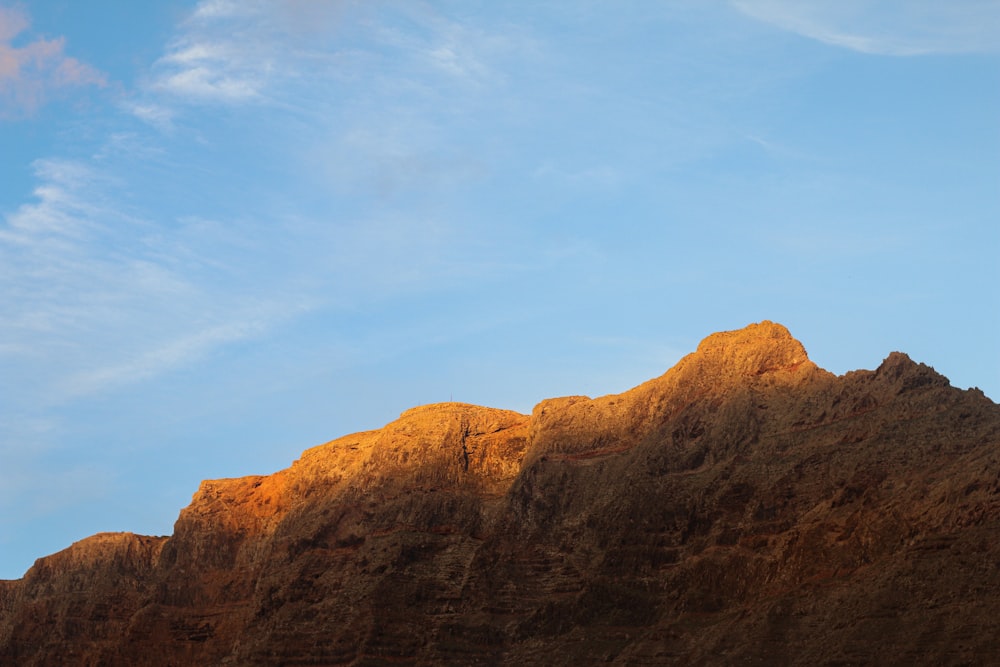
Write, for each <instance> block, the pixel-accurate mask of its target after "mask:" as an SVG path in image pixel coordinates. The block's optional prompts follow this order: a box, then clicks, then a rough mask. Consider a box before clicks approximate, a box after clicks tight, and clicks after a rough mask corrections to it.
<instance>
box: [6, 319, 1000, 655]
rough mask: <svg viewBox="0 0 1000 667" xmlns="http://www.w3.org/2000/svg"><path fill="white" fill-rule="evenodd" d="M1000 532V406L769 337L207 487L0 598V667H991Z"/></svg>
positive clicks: (423, 416)
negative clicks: (849, 368) (629, 384)
mask: <svg viewBox="0 0 1000 667" xmlns="http://www.w3.org/2000/svg"><path fill="white" fill-rule="evenodd" d="M998 538H1000V406H997V405H996V404H994V403H993V402H992V401H990V400H989V399H988V398H986V397H985V396H984V395H983V394H982V393H981V392H979V391H978V390H969V391H962V390H959V389H956V388H953V387H951V386H950V385H949V383H948V381H947V379H946V378H944V377H942V376H941V375H939V374H937V373H936V372H935V371H934V370H933V369H931V368H929V367H927V366H924V365H922V364H918V363H915V362H913V361H911V360H910V359H909V358H908V357H907V356H906V355H904V354H900V353H896V352H894V353H892V354H890V355H889V357H888V358H887V359H886V360H885V361H884V362H883V363H882V364H881V366H879V368H878V369H876V370H874V371H855V372H852V373H848V374H846V375H844V376H839V377H838V376H835V375H833V374H831V373H828V372H826V371H824V370H822V369H820V368H818V367H817V366H816V365H815V364H813V363H812V362H811V361H809V359H808V357H807V355H806V352H805V349H804V348H803V346H802V345H801V344H800V343H799V342H798V341H796V340H795V339H794V338H792V337H791V335H790V334H789V333H788V331H787V330H786V329H785V328H784V327H782V326H780V325H778V324H773V323H770V322H762V323H760V324H754V325H750V326H748V327H746V328H745V329H741V330H739V331H732V332H724V333H718V334H714V335H712V336H709V337H708V338H706V339H705V340H704V341H702V343H701V344H700V345H699V346H698V349H697V351H695V352H694V353H692V354H690V355H688V356H687V357H685V358H684V359H682V360H681V361H680V362H679V363H678V364H677V365H676V366H675V367H674V368H673V369H671V370H670V371H668V372H667V373H666V374H664V375H663V376H661V377H658V378H656V379H653V380H650V381H649V382H646V383H645V384H642V385H640V386H639V387H636V388H635V389H632V390H630V391H627V392H625V393H622V394H617V395H612V396H604V397H601V398H596V399H590V398H587V397H582V396H575V397H567V398H559V399H551V400H546V401H543V402H542V403H540V404H539V405H538V406H536V408H535V409H534V411H533V413H532V415H531V416H526V415H521V414H518V413H515V412H510V411H505V410H496V409H490V408H483V407H477V406H471V405H464V404H457V403H445V404H438V405H428V406H422V407H419V408H414V409H412V410H409V411H407V412H405V413H403V415H401V416H400V418H399V419H398V420H397V421H395V422H392V423H391V424H388V425H387V426H385V427H383V428H381V429H379V430H375V431H369V432H364V433H357V434H353V435H349V436H345V437H342V438H339V439H337V440H334V441H332V442H330V443H327V444H325V445H321V446H319V447H314V448H312V449H310V450H307V451H306V452H305V453H304V454H303V455H302V457H301V458H300V459H299V460H297V461H296V462H295V463H294V464H293V465H292V466H291V467H290V468H288V469H286V470H283V471H280V472H278V473H275V474H273V475H268V476H262V477H247V478H241V479H227V480H215V481H207V482H204V483H203V484H202V485H201V487H200V488H199V490H198V492H197V493H196V494H195V495H194V498H193V499H192V502H191V504H190V505H189V506H188V507H187V508H185V509H184V510H183V511H182V512H181V514H180V516H179V518H178V520H177V523H176V525H175V529H174V534H173V535H172V536H170V537H144V536H138V535H131V534H113V535H111V534H101V535H96V536H94V537H91V538H88V539H86V540H83V541H81V542H78V543H76V544H74V545H73V546H71V547H70V548H69V549H66V550H64V551H62V552H60V553H57V554H55V555H52V556H49V557H46V558H41V559H39V560H38V561H37V562H36V563H35V565H34V566H33V567H32V568H31V569H30V570H28V572H27V573H26V574H25V576H24V578H22V579H20V580H17V581H7V582H0V664H17V665H62V664H83V665H133V664H147V665H213V664H219V665H221V664H233V665H276V664H287V665H293V664H295V665H307V664H309V665H339V664H344V665H380V664H393V665H399V664H404V665H405V664H411V665H430V664H531V665H536V664H537V665H579V664H592V663H604V662H610V663H612V664H622V665H626V664H627V665H659V664H684V665H689V664H694V665H698V664H761V665H776V664H777V665H780V664H801V665H806V664H808V665H822V664H828V665H850V664H865V663H878V664H900V665H902V664H906V665H912V664H927V665H930V664H934V665H939V664H997V663H1000V648H998V647H1000V567H998V563H1000V539H998Z"/></svg>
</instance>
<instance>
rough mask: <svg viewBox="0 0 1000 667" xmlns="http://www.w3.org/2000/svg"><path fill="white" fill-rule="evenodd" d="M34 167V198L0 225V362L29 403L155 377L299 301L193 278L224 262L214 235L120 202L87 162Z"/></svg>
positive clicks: (256, 329)
mask: <svg viewBox="0 0 1000 667" xmlns="http://www.w3.org/2000/svg"><path fill="white" fill-rule="evenodd" d="M35 171H36V177H37V178H38V180H39V185H38V187H37V188H36V189H35V201H34V202H31V203H26V204H24V205H22V206H21V207H19V208H18V209H17V210H16V211H14V212H13V213H11V214H9V215H7V216H5V217H4V220H3V224H2V225H0V284H3V285H4V290H3V292H2V293H0V311H2V312H3V313H4V318H3V320H2V321H0V363H2V364H3V365H4V368H5V369H6V370H7V373H8V378H7V379H8V380H10V381H17V382H19V383H20V384H21V387H22V394H23V395H22V397H21V398H22V399H24V400H27V401H28V402H29V403H30V402H31V401H32V400H36V401H37V400H41V401H43V402H48V403H51V402H55V403H58V402H60V401H63V400H67V399H69V398H74V397H79V396H81V395H87V394H92V393H95V392H99V391H104V390H107V389H112V388H118V387H121V386H124V385H128V384H131V383H134V382H137V381H140V380H144V379H148V378H150V377H155V376H156V375H159V374H162V373H164V372H167V371H169V370H171V369H173V368H176V367H178V366H182V365H184V364H187V363H190V362H191V361H193V360H195V359H198V358H201V357H203V356H204V355H205V354H207V353H209V352H210V351H211V350H213V349H215V348H217V347H219V346H221V345H225V344H228V343H232V342H233V341H237V340H243V339H247V338H253V337H256V336H260V335H262V334H264V333H266V332H267V331H269V329H270V328H271V327H272V326H274V325H275V324H276V323H277V322H281V321H285V320H286V319H288V318H290V317H294V316H295V315H297V314H298V313H299V312H301V310H302V308H304V307H306V306H304V305H303V301H302V299H300V298H287V295H282V294H269V293H268V292H267V290H266V289H258V290H256V291H252V292H250V293H240V292H238V291H235V292H234V291H232V290H229V291H227V288H226V287H225V286H221V285H213V284H211V282H210V281H206V280H204V276H205V274H206V272H209V273H211V272H212V271H215V272H216V273H219V272H221V273H225V272H226V271H228V270H230V267H229V266H227V259H226V258H227V252H228V253H229V256H231V253H232V251H231V250H227V247H226V246H225V244H224V240H223V244H222V245H220V239H219V237H218V236H217V235H216V236H211V237H210V238H208V239H205V238H204V237H202V236H200V235H199V233H198V230H196V229H195V230H192V229H191V228H190V226H187V225H180V231H179V232H177V233H173V234H171V233H169V230H168V229H167V227H166V226H164V225H162V224H157V223H155V222H153V221H150V220H145V219H142V218H139V217H137V216H135V215H133V214H131V213H130V212H128V211H127V210H123V209H122V208H121V207H120V206H117V205H115V204H114V202H113V197H112V196H111V193H110V192H109V191H113V190H114V189H115V186H116V185H117V179H115V178H112V177H110V176H108V175H107V174H105V173H103V172H101V171H100V170H98V169H97V168H96V167H93V166H87V165H84V164H81V163H79V162H73V161H69V160H44V161H38V162H36V164H35ZM173 226H174V227H178V225H176V224H174V225H173ZM199 275H200V276H202V279H201V280H199V278H198V276H199ZM257 287H260V286H257Z"/></svg>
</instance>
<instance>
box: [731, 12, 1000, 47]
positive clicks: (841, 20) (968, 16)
mask: <svg viewBox="0 0 1000 667" xmlns="http://www.w3.org/2000/svg"><path fill="white" fill-rule="evenodd" d="M732 5H733V6H734V7H735V8H736V9H738V10H739V11H741V12H743V13H744V14H746V15H748V16H751V17H753V18H755V19H758V20H760V21H763V22H765V23H770V24H772V25H774V26H777V27H779V28H781V29H783V30H787V31H789V32H793V33H796V34H799V35H802V36H804V37H808V38H810V39H815V40H818V41H820V42H823V43H826V44H831V45H833V46H839V47H842V48H846V49H850V50H852V51H858V52H861V53H868V54H873V55H886V56H917V55H928V54H935V53H938V54H947V53H997V52H998V51H1000V3H997V2H995V1H993V0H955V1H953V2H939V1H938V0H818V1H813V2H798V1H796V0H732Z"/></svg>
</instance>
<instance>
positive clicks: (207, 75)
mask: <svg viewBox="0 0 1000 667" xmlns="http://www.w3.org/2000/svg"><path fill="white" fill-rule="evenodd" d="M998 50H1000V3H997V2H995V1H989V2H986V1H977V0H967V1H961V2H949V3H943V2H937V1H929V0H923V1H922V0H909V1H906V2H904V1H902V0H899V1H895V0H893V1H890V0H885V1H881V2H871V1H865V0H837V1H832V0H831V1H827V0H815V1H813V2H809V3H802V2H797V1H793V0H733V1H732V2H724V1H718V2H716V1H711V0H706V1H698V2H695V1H681V0H679V1H673V2H671V1H663V2H641V1H636V2H626V3H620V2H596V1H574V2H530V3H529V2H523V3H521V2H514V3H497V2H420V1H416V0H415V1H412V2H360V1H358V2H349V1H335V0H331V1H329V2H323V1H322V0H270V1H265V0H241V1H239V2H236V1H227V0H205V1H203V2H194V1H191V0H187V1H181V0H162V1H159V2H141V3H138V2H135V3H132V2H128V3H127V2H120V1H117V0H102V1H98V0H92V1H90V2H86V3H82V2H77V1H75V0H31V1H28V2H20V3H14V4H12V3H11V2H9V0H0V150H2V155H3V159H2V160H0V286H2V289H0V577H7V578H15V577H19V576H20V575H21V574H22V573H23V572H24V570H25V569H26V568H27V567H28V566H30V564H31V563H32V562H33V560H34V559H35V558H36V557H39V556H42V555H45V554H48V553H51V552H54V551H57V550H59V549H61V548H64V547H66V546H68V545H69V544H70V543H71V542H73V541H75V540H78V539H80V538H82V537H84V536H86V535H89V534H92V533H95V532H99V531H112V530H130V531H135V532H140V533H147V534H167V533H169V532H171V530H172V525H173V521H174V519H175V518H176V516H177V512H178V511H179V510H180V508H181V507H183V506H184V505H186V504H187V503H188V501H189V499H190V496H191V494H192V493H193V492H194V491H195V489H196V488H197V485H198V482H199V481H200V480H202V479H205V478H215V477H233V476H239V475H245V474H259V473H269V472H273V471H275V470H278V469H281V468H284V467H286V466H288V465H289V464H290V463H291V462H292V461H293V460H294V459H295V458H296V457H297V456H298V454H299V453H300V452H301V451H302V450H303V449H305V448H307V447H310V446H312V445H315V444H318V443H321V442H324V441H326V440H329V439H332V438H334V437H337V436H340V435H343V434H346V433H350V432H353V431H358V430H363V429H370V428H376V427H379V426H381V425H383V424H385V423H386V422H388V421H391V420H392V419H394V418H395V417H396V416H397V415H398V414H399V413H400V412H401V411H403V410H405V409H406V408H409V407H412V406H414V405H418V404H422V403H429V402H437V401H447V400H450V399H454V400H460V401H465V402H470V403H479V404H485V405H490V406H495V407H502V408H510V409H516V410H520V411H524V412H527V411H530V410H531V407H532V406H533V405H534V404H535V403H536V402H537V401H539V400H541V399H543V398H546V397H550V396H559V395H566V394H589V395H601V394H606V393H613V392H618V391H622V390H625V389H627V388H629V387H632V386H634V385H636V384H638V383H640V382H642V381H644V380H646V379H648V378H650V377H654V376H657V375H659V374H661V373H663V372H664V371H665V370H667V369H668V368H669V367H670V366H671V365H673V363H675V362H676V361H677V360H678V359H679V358H680V357H681V356H682V355H684V354H686V353H687V352H690V351H692V350H693V349H694V348H695V346H696V345H697V343H698V341H699V340H700V339H701V338H702V337H704V336H705V335H707V334H709V333H712V332H714V331H719V330H726V329H733V328H738V327H741V326H744V325H745V324H747V323H749V322H754V321H759V320H762V319H772V320H776V321H779V322H781V323H783V324H785V325H786V326H788V327H789V328H790V329H791V331H792V333H793V334H794V335H795V336H796V337H797V338H799V339H800V340H801V341H802V342H803V343H804V344H805V346H806V348H807V349H808V351H809V353H810V356H811V357H812V359H813V360H814V361H816V362H817V363H818V364H820V365H821V366H823V367H824V368H828V369H829V370H831V371H834V372H837V373H843V372H845V371H848V370H852V369H855V368H874V367H876V366H877V365H878V364H879V363H880V361H881V360H882V359H883V358H884V357H885V356H886V355H887V354H888V353H889V352H890V351H892V350H902V351H905V352H907V353H909V354H910V356H912V357H913V358H914V359H916V360H918V361H923V362H925V363H928V364H930V365H932V366H934V367H935V368H936V369H937V370H938V371H939V372H941V373H943V374H944V375H946V376H948V377H949V378H950V379H951V381H952V382H953V384H955V385H957V386H960V387H963V388H965V387H970V386H978V387H980V388H982V389H983V390H984V391H985V392H986V393H987V395H989V396H990V397H991V398H993V399H994V400H997V399H998V397H1000V346H998V344H997V341H998V340H1000V297H998V296H997V294H998V292H1000V290H998V287H1000V285H998V283H1000V281H998V278H1000V275H998V273H1000V270H998V262H997V260H996V258H997V256H998V253H1000V225H998V224H997V223H998V220H1000V195H998V193H1000V59H998V55H1000V54H998Z"/></svg>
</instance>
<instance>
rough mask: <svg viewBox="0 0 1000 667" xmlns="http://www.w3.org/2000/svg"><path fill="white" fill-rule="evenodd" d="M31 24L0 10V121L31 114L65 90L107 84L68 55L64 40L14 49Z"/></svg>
mask: <svg viewBox="0 0 1000 667" xmlns="http://www.w3.org/2000/svg"><path fill="white" fill-rule="evenodd" d="M30 25H31V23H30V21H29V19H28V16H27V14H25V13H24V12H23V11H21V10H19V9H17V8H12V7H0V119H2V118H7V119H10V118H18V117H21V116H25V115H30V114H31V113H32V112H34V111H35V110H36V109H37V108H38V107H40V106H41V105H43V104H44V103H45V102H46V101H47V100H48V99H49V98H50V97H52V96H53V95H55V94H57V93H58V92H60V91H62V90H63V89H67V88H75V87H81V86H90V85H95V86H105V85H107V78H106V77H105V75H104V74H103V73H101V72H99V71H98V70H96V69H94V68H93V67H91V66H90V65H87V64H86V63H82V62H80V61H79V60H77V59H75V58H71V57H70V56H67V55H66V53H65V49H66V40H65V39H64V38H62V37H57V38H55V39H43V38H38V39H35V40H34V41H29V42H28V43H27V44H24V45H23V46H15V45H14V40H15V39H16V38H17V37H18V36H19V35H21V34H22V33H24V32H25V31H26V30H27V29H28V28H29V27H30Z"/></svg>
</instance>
